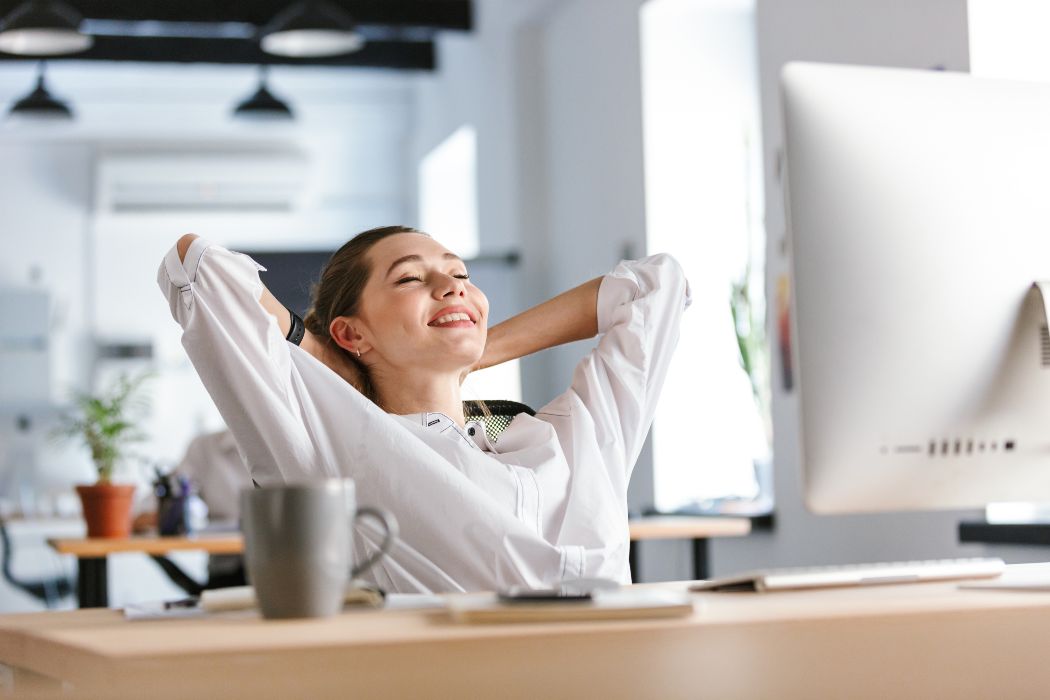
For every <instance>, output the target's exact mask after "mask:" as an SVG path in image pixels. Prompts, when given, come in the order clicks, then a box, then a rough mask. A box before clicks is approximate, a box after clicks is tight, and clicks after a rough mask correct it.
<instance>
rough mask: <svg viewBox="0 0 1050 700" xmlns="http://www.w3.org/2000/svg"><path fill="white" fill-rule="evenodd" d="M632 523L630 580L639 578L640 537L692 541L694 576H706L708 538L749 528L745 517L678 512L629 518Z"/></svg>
mask: <svg viewBox="0 0 1050 700" xmlns="http://www.w3.org/2000/svg"><path fill="white" fill-rule="evenodd" d="M630 525H631V554H630V559H631V580H633V581H637V580H638V548H637V547H636V545H635V542H638V541H639V540H681V539H690V540H692V541H693V578H694V579H695V580H700V579H705V578H707V576H708V571H709V567H708V561H707V557H708V554H707V540H708V539H709V538H711V537H742V536H744V535H746V534H748V533H749V532H751V520H750V519H748V518H723V517H691V516H678V515H658V516H647V517H644V518H632V519H631V521H630Z"/></svg>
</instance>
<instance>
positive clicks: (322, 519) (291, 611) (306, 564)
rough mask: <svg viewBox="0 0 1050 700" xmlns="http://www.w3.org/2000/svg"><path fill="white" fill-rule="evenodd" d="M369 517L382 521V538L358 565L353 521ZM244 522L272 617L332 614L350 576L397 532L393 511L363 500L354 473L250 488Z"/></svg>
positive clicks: (251, 561) (252, 578)
mask: <svg viewBox="0 0 1050 700" xmlns="http://www.w3.org/2000/svg"><path fill="white" fill-rule="evenodd" d="M366 517H367V518H372V519H374V520H375V521H377V522H379V523H381V524H382V525H383V530H384V533H385V534H384V537H383V542H382V544H381V545H380V547H379V551H377V552H376V553H375V554H373V555H372V556H371V557H369V558H368V559H366V560H365V561H362V562H360V563H358V564H357V565H356V566H353V531H352V526H353V524H354V523H356V522H357V520H358V519H360V518H366ZM241 529H242V530H243V531H244V555H245V563H246V565H247V570H248V579H249V583H251V584H252V586H254V587H255V597H256V598H257V599H258V602H259V609H260V611H261V612H262V615H263V617H266V618H293V617H327V616H329V615H334V614H335V613H337V612H338V611H339V610H340V609H342V607H343V598H344V595H345V591H346V585H347V583H348V581H349V580H350V579H351V578H353V577H356V576H358V575H360V574H361V573H363V572H365V571H367V570H368V569H369V568H371V567H372V565H374V564H375V563H376V562H377V561H379V559H380V558H382V556H383V555H384V554H386V553H387V551H389V549H390V546H391V545H392V544H393V542H394V539H395V538H396V537H397V521H396V520H395V519H394V516H393V515H391V514H390V513H388V512H386V511H385V510H383V509H381V508H370V507H364V506H362V507H360V508H358V507H357V500H356V497H355V491H354V482H353V480H352V479H323V480H319V481H311V482H303V483H292V484H279V485H275V486H264V487H262V488H255V489H245V490H244V491H242V492H241Z"/></svg>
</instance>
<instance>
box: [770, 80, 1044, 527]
mask: <svg viewBox="0 0 1050 700" xmlns="http://www.w3.org/2000/svg"><path fill="white" fill-rule="evenodd" d="M782 98H783V107H784V120H785V139H786V140H785V149H786V179H787V182H786V185H787V186H786V199H787V210H788V220H789V231H790V236H791V248H792V257H793V265H794V267H793V274H794V280H793V284H794V307H793V312H794V322H795V332H796V334H797V338H796V347H797V350H798V352H797V360H798V364H797V370H798V373H799V375H798V376H799V383H798V386H799V392H800V395H799V400H800V405H801V422H802V451H803V471H804V474H803V476H804V484H805V494H806V502H807V505H808V507H809V508H810V510H812V511H814V512H817V513H857V512H866V511H892V510H916V509H921V510H931V509H949V508H972V507H982V506H984V505H985V504H987V503H989V502H993V501H1050V336H1048V333H1047V312H1046V304H1045V303H1044V300H1043V299H1042V297H1041V295H1040V294H1039V293H1038V291H1037V290H1036V291H1033V283H1037V282H1040V281H1044V280H1045V281H1050V85H1043V84H1029V83H1020V82H1005V81H991V80H983V79H978V78H973V77H971V76H969V75H965V74H952V73H943V72H935V71H906V70H897V69H882V68H862V67H847V66H832V65H818V64H790V65H788V66H786V67H785V69H784V71H783V75H782ZM1047 293H1048V294H1050V286H1048V287H1047Z"/></svg>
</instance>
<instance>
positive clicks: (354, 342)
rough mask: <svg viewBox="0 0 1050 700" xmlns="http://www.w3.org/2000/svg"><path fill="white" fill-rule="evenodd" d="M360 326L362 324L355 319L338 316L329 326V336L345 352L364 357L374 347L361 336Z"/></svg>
mask: <svg viewBox="0 0 1050 700" xmlns="http://www.w3.org/2000/svg"><path fill="white" fill-rule="evenodd" d="M359 325H360V323H359V322H358V320H357V319H355V318H352V317H350V316H337V317H335V318H333V319H332V322H331V323H330V324H328V335H329V336H331V338H332V340H334V341H335V344H336V345H338V346H339V347H341V348H342V349H343V350H346V351H347V352H349V353H351V354H354V355H359V354H360V355H363V354H364V353H366V352H368V351H369V350H371V349H372V346H371V344H370V343H368V342H367V341H366V340H365V338H364V336H363V335H361V333H360V331H359V330H358V327H359Z"/></svg>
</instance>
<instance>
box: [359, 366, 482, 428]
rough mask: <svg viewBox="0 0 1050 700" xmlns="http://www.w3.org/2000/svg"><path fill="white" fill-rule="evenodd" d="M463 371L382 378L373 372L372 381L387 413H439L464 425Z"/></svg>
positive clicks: (429, 372) (406, 374) (402, 374)
mask: <svg viewBox="0 0 1050 700" xmlns="http://www.w3.org/2000/svg"><path fill="white" fill-rule="evenodd" d="M461 376H462V372H460V371H455V372H450V373H439V374H435V373H434V372H433V371H432V370H431V371H427V372H420V373H418V374H417V373H414V372H407V373H406V372H399V373H398V374H397V376H396V377H387V378H384V377H383V376H382V374H381V373H376V372H373V375H372V382H373V383H374V384H375V387H376V391H377V392H378V394H379V401H380V404H381V405H382V406H383V409H384V410H385V411H387V412H388V413H396V414H398V415H406V414H409V413H425V412H439V413H444V414H445V415H446V416H448V417H449V418H451V419H452V420H454V421H456V423H457V424H459V425H460V426H462V425H464V424H465V423H466V419H465V418H464V416H463V401H462V399H461V398H460V379H461Z"/></svg>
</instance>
